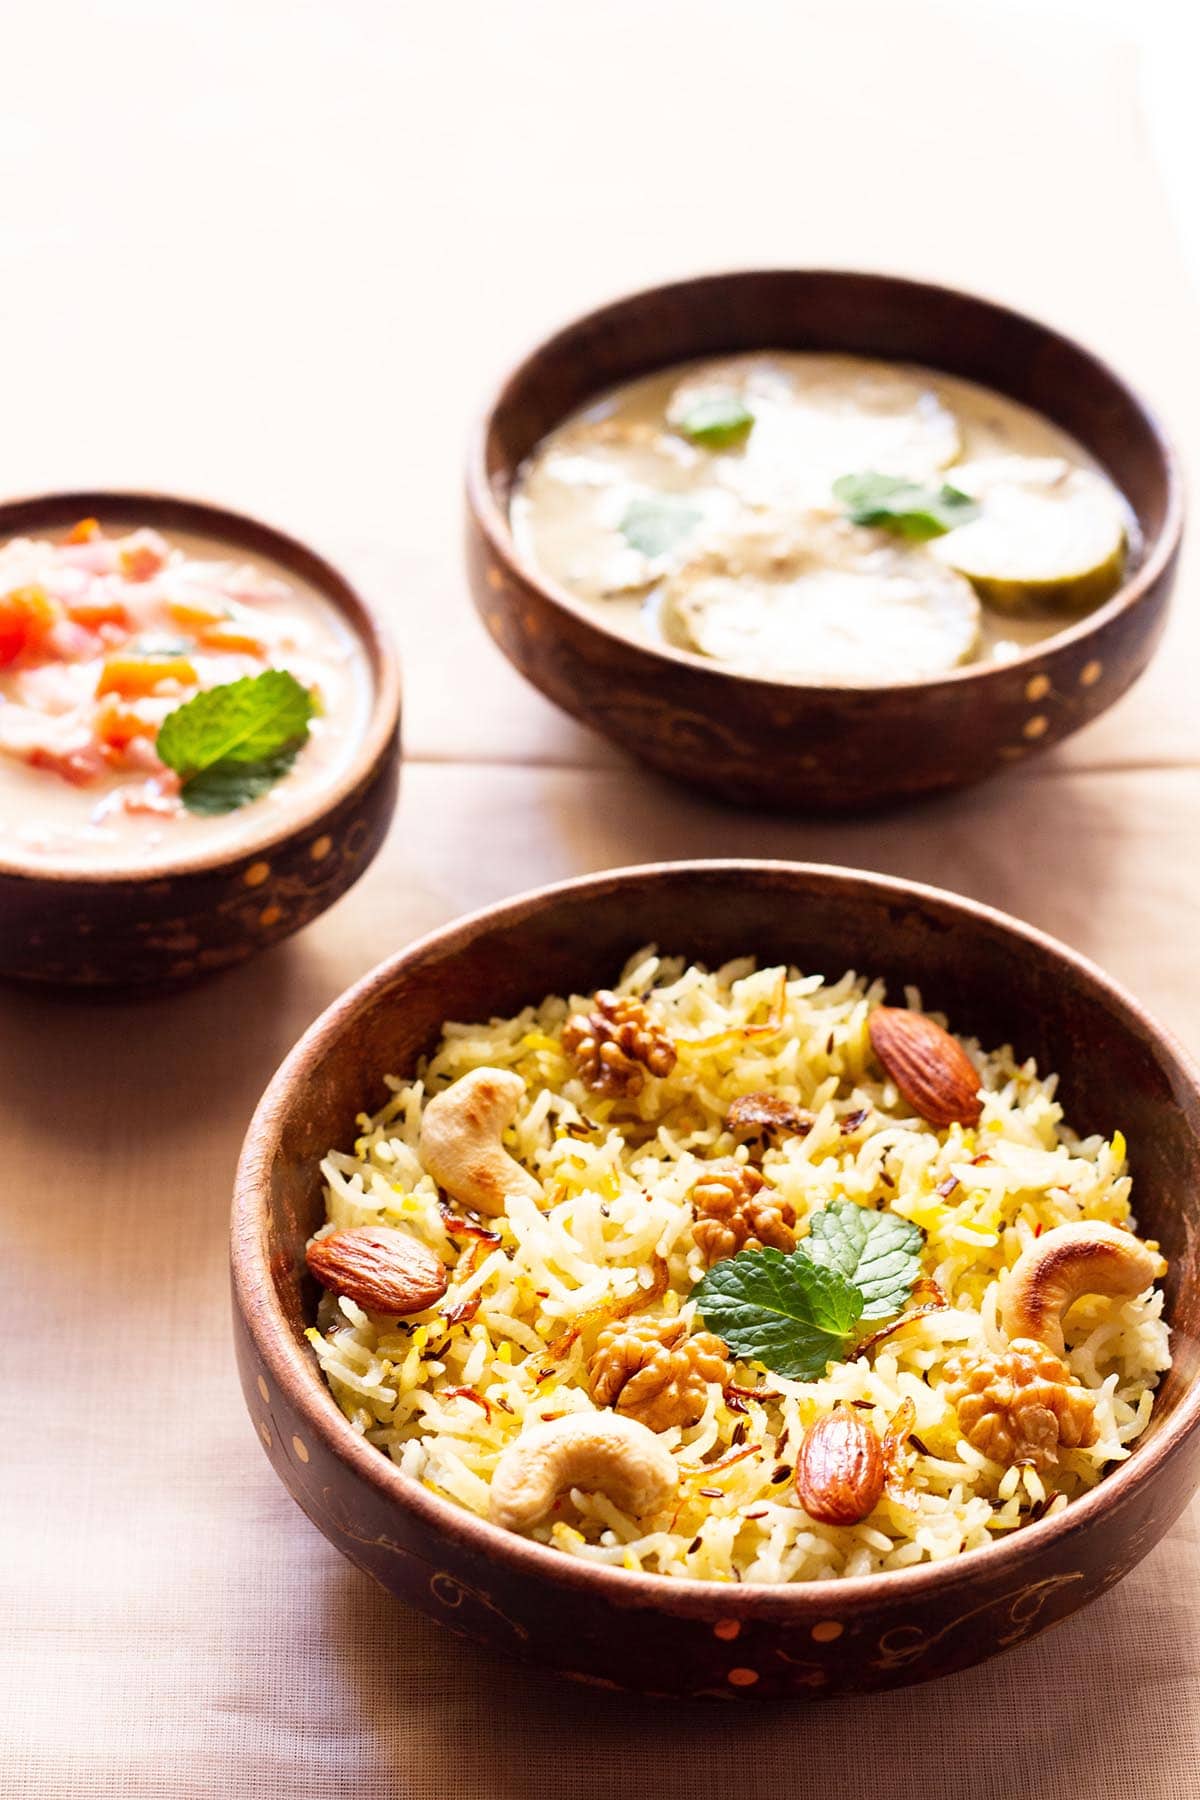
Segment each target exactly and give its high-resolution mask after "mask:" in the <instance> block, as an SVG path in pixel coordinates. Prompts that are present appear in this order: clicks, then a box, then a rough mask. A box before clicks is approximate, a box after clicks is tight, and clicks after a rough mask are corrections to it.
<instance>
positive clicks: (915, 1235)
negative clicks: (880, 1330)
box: [800, 1200, 925, 1319]
mask: <svg viewBox="0 0 1200 1800" xmlns="http://www.w3.org/2000/svg"><path fill="white" fill-rule="evenodd" d="M924 1243H925V1233H924V1232H923V1231H922V1230H921V1228H920V1226H919V1225H914V1224H912V1223H911V1221H910V1220H908V1219H902V1218H901V1217H900V1216H899V1214H898V1213H893V1212H874V1211H872V1210H871V1208H870V1207H867V1206H856V1205H855V1203H854V1201H853V1200H835V1201H834V1202H833V1203H832V1205H830V1206H827V1207H825V1208H824V1209H823V1211H821V1212H819V1213H814V1214H813V1217H812V1221H811V1223H810V1226H809V1233H808V1236H807V1237H806V1238H805V1239H804V1240H803V1242H802V1243H801V1245H800V1249H801V1250H802V1251H803V1252H804V1254H805V1255H806V1256H808V1257H811V1259H812V1261H813V1262H815V1263H819V1264H820V1265H821V1266H822V1267H823V1268H826V1269H836V1270H837V1271H838V1273H839V1274H840V1275H844V1276H845V1277H846V1279H847V1281H852V1282H853V1283H854V1285H855V1287H856V1288H857V1289H858V1291H859V1293H860V1294H861V1296H862V1317H863V1318H864V1319H890V1318H891V1317H892V1315H893V1314H894V1313H898V1312H903V1310H904V1308H905V1306H906V1304H907V1302H908V1299H909V1297H910V1295H911V1294H912V1291H913V1285H914V1283H915V1282H916V1279H917V1277H918V1275H919V1274H920V1273H921V1250H922V1248H923V1247H924Z"/></svg>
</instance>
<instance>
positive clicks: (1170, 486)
mask: <svg viewBox="0 0 1200 1800" xmlns="http://www.w3.org/2000/svg"><path fill="white" fill-rule="evenodd" d="M789 276H791V277H796V278H797V279H798V280H801V281H803V282H805V283H813V282H817V281H821V282H827V283H830V284H834V285H837V284H841V285H844V286H845V287H846V288H847V290H848V291H849V290H850V288H851V287H861V286H863V285H864V284H869V285H875V286H877V287H878V288H880V289H881V290H884V291H886V292H887V293H888V295H889V297H890V299H891V300H892V301H894V303H895V305H896V306H897V307H903V308H905V309H907V310H909V311H920V310H921V309H922V308H923V307H925V306H926V305H927V304H928V303H929V302H930V301H934V302H937V303H947V302H948V303H951V304H959V305H969V306H973V307H976V308H980V309H983V310H985V311H986V312H987V313H989V314H990V315H991V316H992V318H993V319H994V321H995V323H996V325H997V326H1003V325H1009V326H1015V327H1018V328H1020V329H1022V330H1024V331H1029V332H1033V333H1035V334H1036V335H1037V336H1038V337H1040V339H1041V340H1042V342H1043V343H1044V344H1046V345H1047V346H1057V347H1058V348H1060V349H1062V350H1065V351H1067V352H1068V353H1069V354H1070V355H1071V356H1072V357H1075V358H1078V359H1079V360H1080V361H1081V362H1082V363H1083V364H1085V365H1087V366H1088V367H1089V368H1090V372H1091V374H1092V376H1093V378H1094V379H1095V380H1096V381H1097V382H1099V383H1100V384H1102V385H1107V386H1108V387H1109V388H1110V389H1112V390H1114V391H1116V392H1118V393H1120V394H1121V395H1122V396H1123V397H1124V399H1125V401H1126V403H1127V404H1128V406H1129V407H1130V408H1131V410H1133V411H1134V412H1136V413H1137V414H1138V415H1139V416H1140V418H1141V420H1142V423H1143V425H1144V426H1145V428H1146V431H1147V434H1148V436H1149V437H1150V439H1151V441H1152V442H1153V444H1154V446H1155V449H1156V451H1157V454H1158V457H1159V460H1160V474H1161V477H1162V482H1163V488H1164V495H1165V505H1164V511H1163V521H1162V525H1161V527H1160V528H1159V530H1158V531H1157V532H1156V533H1155V534H1154V536H1153V537H1152V538H1151V539H1150V540H1149V541H1148V542H1147V544H1146V554H1145V555H1144V556H1143V558H1142V560H1141V562H1139V563H1138V565H1137V567H1136V568H1135V569H1134V570H1133V571H1132V573H1131V574H1130V576H1129V577H1128V579H1127V580H1125V581H1124V582H1123V583H1122V585H1121V586H1120V588H1118V590H1117V592H1116V593H1115V594H1113V595H1112V597H1111V598H1110V599H1108V600H1106V601H1105V602H1104V604H1103V605H1102V606H1098V607H1096V608H1095V609H1094V610H1093V611H1092V612H1089V613H1087V614H1085V615H1084V616H1083V617H1082V618H1081V619H1079V620H1077V621H1076V622H1075V623H1074V624H1068V625H1065V626H1064V627H1063V629H1062V630H1061V631H1057V632H1054V633H1053V634H1052V636H1050V637H1047V638H1043V639H1041V640H1040V642H1037V643H1034V644H1031V645H1029V646H1027V647H1026V648H1025V649H1023V650H1021V651H1019V652H1018V654H1017V655H1015V656H1013V657H1010V658H1007V659H1006V660H1005V661H1003V662H995V663H989V662H977V663H964V664H962V665H961V666H960V667H959V668H956V669H952V670H950V671H949V672H948V673H946V674H944V675H940V676H937V677H936V678H928V677H925V678H923V677H917V678H915V679H913V680H909V681H894V682H888V683H879V684H872V685H871V686H869V687H863V686H855V685H853V684H849V683H838V682H825V683H821V684H819V685H813V684H811V683H806V682H802V681H776V680H772V679H771V677H770V676H766V675H756V674H753V673H749V672H746V671H743V670H735V669H729V668H726V667H724V666H723V665H722V664H721V663H719V662H715V661H714V660H713V659H712V658H710V657H705V656H701V655H699V654H698V653H696V652H694V651H690V650H683V649H680V648H679V647H677V646H676V645H674V644H667V643H662V644H658V643H651V642H648V641H646V642H643V641H642V640H641V639H636V640H635V639H631V638H629V637H628V636H626V635H624V634H623V633H622V632H620V631H619V630H617V628H616V627H615V626H612V625H610V624H608V623H607V622H606V621H605V619H604V618H603V615H602V611H601V609H600V608H599V607H597V606H595V605H593V604H590V603H589V602H588V601H586V600H583V599H581V598H580V597H579V596H577V595H575V594H573V593H572V592H571V591H570V589H569V588H565V587H562V586H560V585H559V584H558V583H557V582H555V581H553V580H552V579H551V578H550V577H549V576H548V575H545V574H543V573H542V571H541V570H540V569H538V568H536V567H535V566H534V565H533V564H532V563H530V562H528V561H526V559H525V558H524V557H523V556H522V555H521V553H520V551H519V550H518V548H517V544H516V540H515V539H514V537H513V533H512V528H511V526H510V524H509V520H508V514H507V511H506V509H505V508H504V507H503V506H502V505H501V504H500V503H499V501H498V500H497V497H496V490H495V487H494V486H493V483H492V480H491V479H490V477H489V474H488V448H489V445H490V443H491V440H492V434H493V430H494V425H495V420H496V416H497V414H498V413H500V412H501V411H502V409H503V408H504V407H505V406H506V405H507V404H508V402H509V400H510V398H511V396H512V395H513V393H514V392H516V391H518V390H519V389H520V387H521V386H522V384H523V383H524V382H525V381H526V380H527V379H528V378H529V376H530V375H531V373H533V371H534V370H536V368H537V366H538V365H539V364H540V363H541V362H542V361H543V359H545V358H546V357H547V356H549V355H552V354H554V353H556V352H559V351H560V350H561V349H562V347H563V346H564V345H569V344H570V343H571V340H572V339H573V338H575V337H576V336H577V334H584V335H586V334H589V333H590V332H592V331H593V330H596V329H600V328H602V327H603V325H604V323H605V322H606V321H607V320H608V319H610V318H614V317H618V316H619V315H621V314H622V313H625V312H627V311H629V312H632V311H634V310H636V309H637V308H638V307H640V306H652V305H655V304H658V303H660V302H664V301H666V302H668V303H670V302H673V301H676V300H678V301H685V300H686V298H687V296H688V295H689V293H695V292H697V291H699V290H701V289H704V288H713V287H716V288H720V287H724V286H730V287H732V286H736V285H739V284H751V283H755V282H759V281H768V280H776V281H783V280H786V279H787V278H788V277H789ZM781 347H782V348H787V347H788V346H786V345H784V346H780V345H778V344H776V343H768V342H766V341H764V342H763V344H762V346H761V348H762V349H763V350H769V349H777V348H781ZM797 347H799V346H797ZM856 354H859V355H864V356H869V355H871V354H872V347H871V345H870V344H869V343H867V342H864V343H863V344H862V345H861V346H860V347H859V349H858V351H857V352H856ZM676 360H678V358H675V357H672V356H671V354H670V353H669V352H668V353H666V354H665V355H664V357H663V360H662V363H661V365H660V366H661V367H662V368H669V367H670V366H671V363H672V362H673V361H676ZM637 372H638V373H639V374H644V373H646V372H647V371H646V370H645V369H644V368H641V369H639V370H638V371H637ZM946 372H947V373H952V371H951V370H949V369H948V370H947V371H946ZM983 385H985V386H991V387H993V388H994V389H995V391H996V392H998V393H1003V392H1004V386H1003V383H1001V382H999V381H992V382H985V383H984V384H983ZM466 492H467V504H468V507H469V509H470V512H471V514H472V516H473V518H474V520H475V522H476V524H477V525H478V527H479V529H480V531H481V532H482V534H483V537H484V539H485V541H486V543H487V546H488V549H489V551H490V553H491V555H492V557H493V558H494V559H495V561H496V562H497V563H498V564H499V565H500V566H501V567H502V568H503V569H504V571H505V573H506V574H507V575H508V576H509V577H510V579H512V580H514V581H515V582H517V583H518V584H522V583H523V584H524V585H525V586H527V587H529V588H532V589H534V590H535V591H536V592H537V593H538V594H539V595H540V596H541V597H542V598H543V599H544V600H546V601H547V602H548V603H549V604H550V605H551V606H552V607H555V608H558V609H559V610H560V611H562V612H566V613H569V614H570V615H571V616H572V618H574V619H575V620H576V621H577V622H578V623H579V624H580V625H582V626H584V627H585V628H586V629H587V630H588V631H591V632H594V633H595V634H596V636H597V637H599V638H601V639H607V640H609V641H615V642H616V643H617V644H619V645H620V646H621V647H622V648H623V649H624V650H625V651H626V652H629V651H631V650H632V651H635V652H640V653H641V655H642V656H644V657H645V658H646V659H647V660H648V661H650V662H657V663H660V664H664V665H666V671H665V672H666V673H667V674H669V670H670V667H671V665H675V666H678V667H682V668H685V669H696V670H702V671H703V672H704V673H705V674H706V675H709V676H711V677H713V678H714V679H721V680H723V681H727V682H731V683H733V682H741V683H748V684H750V685H751V686H752V687H753V688H755V689H756V690H758V691H759V692H761V693H763V695H764V698H766V699H768V700H769V699H770V698H771V697H774V696H790V697H791V699H792V700H793V702H795V701H796V700H798V699H799V698H801V697H802V696H804V695H806V694H812V695H825V696H829V695H831V694H843V695H846V696H854V697H856V698H858V699H862V698H864V697H866V698H869V697H871V696H872V695H875V696H882V695H885V694H892V693H902V692H906V691H917V690H921V691H926V690H938V691H944V690H947V689H952V688H955V687H958V686H960V685H961V684H963V683H971V682H974V683H976V684H982V683H985V682H989V681H991V682H993V683H995V682H998V681H1001V680H1005V679H1006V678H1007V679H1008V680H1010V679H1011V677H1012V675H1013V674H1014V673H1016V672H1018V671H1025V670H1028V671H1033V670H1036V669H1039V668H1041V667H1042V666H1043V665H1044V664H1045V661H1046V658H1047V656H1052V655H1056V654H1057V653H1058V652H1059V651H1060V650H1065V649H1070V648H1071V647H1073V646H1076V645H1080V646H1084V645H1087V644H1088V643H1089V642H1091V640H1092V639H1094V638H1096V637H1098V636H1099V634H1100V633H1101V632H1102V631H1103V629H1104V627H1105V626H1106V625H1107V624H1108V623H1109V622H1110V621H1111V620H1112V619H1115V618H1116V617H1117V616H1118V615H1119V614H1121V613H1125V612H1130V611H1132V610H1133V609H1134V608H1135V607H1137V605H1138V604H1139V602H1141V601H1142V600H1144V599H1145V598H1146V596H1147V595H1148V594H1151V593H1152V591H1153V590H1154V588H1155V587H1156V585H1157V583H1158V582H1159V580H1160V579H1161V578H1162V575H1163V573H1164V571H1165V570H1166V569H1167V568H1169V566H1170V564H1171V561H1172V559H1173V557H1174V556H1175V555H1176V554H1177V552H1178V549H1179V543H1180V539H1181V537H1182V533H1183V516H1184V492H1183V478H1182V474H1181V470H1180V462H1179V457H1178V453H1177V452H1176V450H1175V448H1174V446H1173V443H1172V440H1171V438H1170V436H1169V435H1168V433H1167V431H1166V428H1165V427H1164V425H1163V424H1162V422H1161V420H1160V419H1159V417H1158V414H1157V412H1156V411H1155V410H1154V409H1153V408H1152V407H1151V406H1150V404H1149V403H1148V402H1147V401H1146V400H1144V399H1143V398H1142V396H1141V395H1140V394H1139V393H1138V392H1137V391H1136V389H1134V388H1133V387H1131V386H1130V384H1129V383H1128V382H1127V381H1126V380H1125V379H1124V377H1123V376H1121V375H1119V374H1118V373H1117V371H1116V369H1115V368H1113V366H1112V365H1111V364H1110V363H1109V362H1107V361H1106V360H1105V359H1104V358H1103V357H1101V356H1099V355H1097V353H1096V352H1095V351H1093V350H1090V349H1088V348H1087V347H1086V346H1085V345H1083V344H1081V343H1080V342H1079V341H1078V340H1077V339H1076V338H1073V337H1070V336H1069V335H1068V334H1067V333H1066V332H1062V331H1059V330H1057V329H1055V328H1054V327H1053V326H1050V325H1046V324H1043V323H1042V321H1041V320H1040V319H1036V318H1034V317H1033V316H1032V315H1031V314H1028V313H1023V312H1019V311H1018V310H1017V309H1016V308H1015V307H1010V306H1004V305H1002V304H1001V303H1000V302H999V301H996V300H992V299H990V298H988V297H987V296H986V295H983V294H979V293H975V292H972V291H970V290H968V289H965V288H951V287H948V286H947V285H945V284H944V283H940V282H931V281H918V280H914V279H912V278H910V277H908V276H901V275H889V274H885V273H882V272H878V271H868V270H855V269H825V268H803V267H794V268H776V269H736V270H728V271H725V272H719V273H715V274H708V275H696V276H692V277H690V278H689V279H687V280H683V281H674V282H664V283H661V284H659V285H656V286H654V287H649V288H643V289H640V290H639V291H637V292H636V293H632V294H625V295H622V296H620V297H619V298H618V299H615V300H611V301H609V302H607V303H606V304H605V305H603V306H600V307H597V308H595V309H594V310H593V311H591V312H589V313H584V314H581V315H580V316H579V317H577V318H575V319H572V320H570V321H569V322H568V323H567V324H565V325H563V326H561V327H560V328H559V329H558V330H557V331H556V332H554V333H553V334H552V335H551V336H549V337H547V338H544V339H542V340H540V341H539V342H538V343H537V344H536V345H535V346H534V348H533V349H532V350H530V351H529V352H527V353H526V355H525V356H523V357H522V358H521V359H520V361H519V362H517V363H516V364H515V365H514V366H513V367H512V368H510V370H509V371H508V373H507V374H506V375H505V376H504V378H503V379H502V381H501V382H500V384H499V386H498V387H497V388H496V389H495V391H494V393H493V395H492V398H491V400H490V401H489V402H488V404H487V405H486V407H485V409H484V411H483V413H482V415H481V416H480V418H479V419H478V420H477V422H476V425H475V427H474V430H473V431H472V434H471V437H470V441H469V446H468V453H467V464H466Z"/></svg>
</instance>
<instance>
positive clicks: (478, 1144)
mask: <svg viewBox="0 0 1200 1800" xmlns="http://www.w3.org/2000/svg"><path fill="white" fill-rule="evenodd" d="M524 1093H525V1083H524V1082H523V1081H522V1080H521V1077H520V1076H519V1075H514V1073H513V1072H512V1070H511V1069H472V1071H471V1073H470V1074H469V1075H463V1076H462V1077H461V1078H460V1079H459V1080H458V1081H456V1082H454V1083H453V1084H452V1085H451V1086H450V1087H448V1088H447V1089H446V1090H445V1092H444V1093H442V1094H435V1095H434V1097H433V1099H432V1100H431V1101H430V1102H429V1104H428V1105H427V1106H426V1108H425V1111H424V1113H423V1114H422V1117H421V1142H420V1157H421V1161H422V1163H423V1164H424V1166H425V1169H426V1171H427V1173H428V1174H430V1175H432V1176H433V1179H434V1180H435V1181H436V1182H437V1184H438V1186H439V1187H443V1188H445V1190H446V1192H447V1193H448V1194H449V1195H450V1196H451V1198H452V1199H454V1200H457V1201H458V1203H459V1204H460V1206H466V1207H469V1208H470V1210H471V1211H472V1212H478V1213H486V1214H487V1215H488V1216H489V1217H491V1218H496V1217H498V1216H499V1214H501V1213H502V1212H503V1211H504V1203H505V1201H506V1200H507V1199H508V1198H509V1196H510V1195H512V1194H523V1195H524V1196H525V1198H526V1199H528V1200H532V1201H534V1202H535V1203H536V1202H540V1200H541V1198H542V1189H541V1185H540V1183H539V1182H536V1181H535V1180H534V1178H533V1176H532V1175H531V1174H530V1173H529V1171H528V1170H527V1169H523V1168H522V1167H521V1165H520V1163H519V1162H515V1161H514V1160H513V1158H512V1157H511V1156H510V1155H509V1154H508V1151H507V1150H506V1149H505V1148H504V1145H503V1144H502V1143H501V1141H500V1139H501V1136H502V1135H503V1132H504V1129H505V1127H506V1126H508V1125H511V1124H512V1122H513V1119H514V1118H515V1116H516V1111H517V1107H518V1106H519V1105H520V1103H521V1100H522V1098H523V1097H524Z"/></svg>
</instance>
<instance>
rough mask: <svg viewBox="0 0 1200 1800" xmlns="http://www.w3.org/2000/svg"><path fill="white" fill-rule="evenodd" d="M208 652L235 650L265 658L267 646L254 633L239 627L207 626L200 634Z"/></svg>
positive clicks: (224, 625) (227, 625)
mask: <svg viewBox="0 0 1200 1800" xmlns="http://www.w3.org/2000/svg"><path fill="white" fill-rule="evenodd" d="M200 642H201V643H202V644H203V646H204V648H205V649H206V650H233V651H237V652H240V653H241V654H243V655H245V656H265V654H266V649H267V646H266V644H265V643H264V642H263V640H262V639H261V638H260V637H255V635H254V633H253V632H252V631H247V630H246V629H245V628H244V627H242V626H238V625H229V624H221V625H211V626H206V627H205V628H204V629H203V630H202V631H201V633H200Z"/></svg>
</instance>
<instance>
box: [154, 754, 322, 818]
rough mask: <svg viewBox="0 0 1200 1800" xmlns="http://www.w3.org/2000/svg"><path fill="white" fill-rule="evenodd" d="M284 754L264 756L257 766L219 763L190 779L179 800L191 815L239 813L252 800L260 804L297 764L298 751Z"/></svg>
mask: <svg viewBox="0 0 1200 1800" xmlns="http://www.w3.org/2000/svg"><path fill="white" fill-rule="evenodd" d="M299 747H300V746H299V745H297V746H296V749H293V750H281V751H280V752H279V753H278V755H276V756H264V757H262V758H261V760H260V761H258V762H219V763H213V765H212V767H211V768H208V769H200V770H199V771H198V772H197V773H196V774H195V775H191V776H189V777H188V779H187V780H186V781H185V782H184V784H183V787H182V788H181V789H180V797H181V798H182V800H183V803H184V805H185V806H186V807H187V809H188V811H189V812H194V813H205V814H213V813H227V812H236V810H237V808H238V807H239V806H247V805H249V803H250V801H251V800H261V798H262V796H263V795H264V794H269V793H270V791H271V789H272V788H273V787H274V786H275V783H276V782H277V781H281V780H282V779H283V777H284V776H285V775H286V774H287V772H288V770H289V769H290V768H291V766H292V764H293V763H294V762H295V760H296V750H298V749H299Z"/></svg>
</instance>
